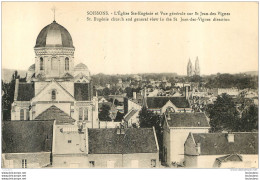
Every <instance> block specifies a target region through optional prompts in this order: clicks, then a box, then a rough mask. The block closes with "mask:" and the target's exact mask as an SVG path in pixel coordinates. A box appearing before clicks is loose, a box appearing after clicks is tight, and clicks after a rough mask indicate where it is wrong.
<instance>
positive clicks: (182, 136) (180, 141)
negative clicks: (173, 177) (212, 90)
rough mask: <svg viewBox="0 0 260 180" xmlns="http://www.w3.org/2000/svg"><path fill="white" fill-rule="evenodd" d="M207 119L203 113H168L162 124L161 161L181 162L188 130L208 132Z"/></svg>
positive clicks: (167, 162) (169, 162)
mask: <svg viewBox="0 0 260 180" xmlns="http://www.w3.org/2000/svg"><path fill="white" fill-rule="evenodd" d="M209 129H210V126H209V119H208V118H207V116H206V115H205V114H204V113H168V114H167V115H165V121H164V124H163V149H162V152H163V161H164V162H165V163H166V164H167V165H169V166H171V165H172V163H178V164H183V161H184V143H185V141H186V139H187V137H188V135H189V133H190V132H192V133H208V131H209Z"/></svg>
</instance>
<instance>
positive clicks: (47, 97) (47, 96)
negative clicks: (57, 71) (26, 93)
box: [32, 81, 75, 102]
mask: <svg viewBox="0 0 260 180" xmlns="http://www.w3.org/2000/svg"><path fill="white" fill-rule="evenodd" d="M53 90H54V91H55V92H56V99H55V101H75V99H74V98H73V96H72V95H71V94H70V93H69V92H68V91H67V90H66V89H64V88H63V87H62V86H61V85H60V84H59V83H58V82H56V81H52V82H50V83H49V84H48V85H47V86H45V87H44V88H43V89H42V91H40V92H39V93H38V94H37V95H36V96H35V97H34V98H33V99H32V102H37V101H53V100H52V91H53Z"/></svg>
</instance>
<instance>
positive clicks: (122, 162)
mask: <svg viewBox="0 0 260 180" xmlns="http://www.w3.org/2000/svg"><path fill="white" fill-rule="evenodd" d="M152 159H155V160H156V167H159V164H160V162H159V153H138V154H137V153H136V154H124V155H122V154H89V161H95V168H108V166H107V161H114V168H137V167H136V165H137V164H138V168H151V160H152ZM134 160H138V162H137V161H136V162H137V164H134V163H133V164H132V161H134Z"/></svg>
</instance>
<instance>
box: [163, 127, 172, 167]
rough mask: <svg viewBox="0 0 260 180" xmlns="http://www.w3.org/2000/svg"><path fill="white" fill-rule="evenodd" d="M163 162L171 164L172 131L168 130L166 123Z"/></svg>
mask: <svg viewBox="0 0 260 180" xmlns="http://www.w3.org/2000/svg"><path fill="white" fill-rule="evenodd" d="M163 129H164V131H163V149H162V152H163V161H164V162H166V164H168V165H170V164H171V159H170V158H171V156H170V152H171V144H170V129H169V128H167V125H166V123H164V127H163Z"/></svg>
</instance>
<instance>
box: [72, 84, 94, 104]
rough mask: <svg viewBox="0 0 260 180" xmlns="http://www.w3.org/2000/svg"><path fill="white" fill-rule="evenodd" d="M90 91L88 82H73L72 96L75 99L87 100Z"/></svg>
mask: <svg viewBox="0 0 260 180" xmlns="http://www.w3.org/2000/svg"><path fill="white" fill-rule="evenodd" d="M90 93H91V92H90V84H89V83H74V98H75V99H76V100H77V101H89V100H90Z"/></svg>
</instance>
